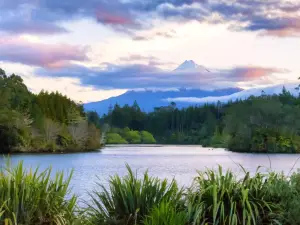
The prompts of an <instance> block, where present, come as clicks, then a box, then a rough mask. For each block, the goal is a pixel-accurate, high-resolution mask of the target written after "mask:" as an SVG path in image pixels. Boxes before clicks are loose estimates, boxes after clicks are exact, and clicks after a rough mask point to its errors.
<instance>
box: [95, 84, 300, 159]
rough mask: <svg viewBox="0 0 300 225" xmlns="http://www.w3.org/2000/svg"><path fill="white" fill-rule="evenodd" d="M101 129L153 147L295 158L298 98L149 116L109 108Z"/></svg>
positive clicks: (135, 109) (285, 95)
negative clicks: (136, 136)
mask: <svg viewBox="0 0 300 225" xmlns="http://www.w3.org/2000/svg"><path fill="white" fill-rule="evenodd" d="M101 123H102V126H104V125H105V126H107V125H110V127H114V128H115V127H117V128H120V129H124V128H126V129H130V130H136V131H143V130H146V131H148V132H150V133H152V134H153V136H154V138H155V139H156V141H157V142H158V143H166V144H201V145H204V146H214V147H225V148H229V149H230V150H232V151H239V152H284V153H287V152H300V136H299V134H300V98H298V97H294V96H292V95H291V94H290V93H289V92H288V91H286V90H285V89H283V91H282V94H280V95H273V96H268V95H262V96H260V97H250V98H249V99H247V100H244V101H236V102H230V103H228V104H221V103H219V104H215V105H204V106H199V107H197V106H195V107H188V108H185V109H177V108H176V104H175V103H171V104H170V105H169V106H168V107H160V108H155V109H154V111H153V112H151V113H145V112H143V111H141V110H140V108H139V106H138V105H137V104H136V103H135V104H134V105H133V106H128V105H125V106H124V107H120V106H119V105H117V104H116V105H115V106H114V107H113V108H111V110H110V112H109V113H108V115H104V116H103V117H102V118H101Z"/></svg>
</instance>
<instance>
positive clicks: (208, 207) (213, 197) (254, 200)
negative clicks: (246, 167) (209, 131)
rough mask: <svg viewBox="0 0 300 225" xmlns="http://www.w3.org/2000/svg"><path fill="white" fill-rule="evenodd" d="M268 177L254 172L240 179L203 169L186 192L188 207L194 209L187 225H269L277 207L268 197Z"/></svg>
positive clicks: (273, 219)
mask: <svg viewBox="0 0 300 225" xmlns="http://www.w3.org/2000/svg"><path fill="white" fill-rule="evenodd" d="M267 187H268V177H266V176H265V175H262V174H261V173H259V172H257V173H256V175H255V176H254V177H250V175H249V173H248V172H246V173H245V176H244V177H243V178H241V179H237V177H236V176H235V175H234V174H233V172H231V171H226V172H225V173H224V171H223V170H222V168H221V167H219V169H218V171H213V170H206V171H205V172H199V175H198V177H197V178H196V179H195V183H194V184H193V186H192V188H191V189H190V190H189V194H188V196H187V204H188V205H189V207H190V208H194V210H193V211H192V212H193V214H192V215H190V219H191V220H190V222H192V223H193V224H202V223H203V222H205V223H207V224H213V225H221V224H230V225H237V224H243V225H246V224H254V225H255V224H265V223H267V224H272V223H276V222H277V220H276V219H275V216H274V215H275V213H276V212H278V211H279V206H277V205H276V204H273V203H272V202H271V201H268V200H266V199H267V198H268V194H269V193H268V189H267Z"/></svg>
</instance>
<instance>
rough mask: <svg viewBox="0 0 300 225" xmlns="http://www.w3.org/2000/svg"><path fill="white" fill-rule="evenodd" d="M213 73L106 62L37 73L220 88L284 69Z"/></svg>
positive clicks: (102, 82) (108, 85)
mask: <svg viewBox="0 0 300 225" xmlns="http://www.w3.org/2000/svg"><path fill="white" fill-rule="evenodd" d="M212 71H213V72H184V71H183V72H174V71H164V70H161V69H159V68H157V67H155V66H151V65H141V64H133V65H127V66H117V65H110V66H107V68H106V69H100V68H87V67H83V66H77V65H72V66H69V67H64V68H60V69H58V70H47V69H38V70H37V71H36V74H37V75H40V76H51V77H73V78H79V79H80V80H81V83H82V84H83V85H86V86H90V85H92V86H94V87H97V88H104V89H113V88H118V89H139V88H181V87H189V88H221V87H235V86H236V85H237V82H245V83H247V82H248V83H251V82H252V83H255V82H258V83H262V82H271V80H269V79H268V78H269V77H271V76H273V75H274V74H277V73H286V72H287V71H286V70H282V69H276V68H262V67H238V68H233V69H228V70H212Z"/></svg>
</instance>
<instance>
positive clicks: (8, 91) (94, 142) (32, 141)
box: [0, 69, 100, 152]
mask: <svg viewBox="0 0 300 225" xmlns="http://www.w3.org/2000/svg"><path fill="white" fill-rule="evenodd" d="M98 125H99V124H98ZM99 147H100V130H99V126H98V127H97V124H94V123H93V122H91V121H89V120H88V118H87V115H86V114H85V112H84V111H83V107H82V105H80V104H77V103H75V102H74V101H72V100H70V99H69V98H67V97H66V96H63V95H61V94H60V93H58V92H56V93H48V92H41V93H39V94H38V95H35V94H33V93H31V92H30V91H29V90H28V89H27V87H26V85H25V84H24V83H23V80H22V78H21V77H20V76H18V75H15V74H12V75H10V76H8V75H6V73H5V71H4V70H2V69H0V152H49V151H51V152H56V151H85V150H93V149H98V148H99Z"/></svg>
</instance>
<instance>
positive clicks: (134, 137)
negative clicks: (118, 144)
mask: <svg viewBox="0 0 300 225" xmlns="http://www.w3.org/2000/svg"><path fill="white" fill-rule="evenodd" d="M124 138H125V139H126V141H128V143H130V144H140V143H141V135H140V132H138V131H136V130H130V131H127V132H125V133H124Z"/></svg>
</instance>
